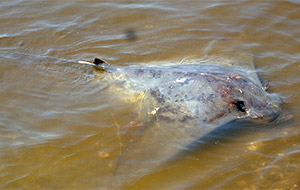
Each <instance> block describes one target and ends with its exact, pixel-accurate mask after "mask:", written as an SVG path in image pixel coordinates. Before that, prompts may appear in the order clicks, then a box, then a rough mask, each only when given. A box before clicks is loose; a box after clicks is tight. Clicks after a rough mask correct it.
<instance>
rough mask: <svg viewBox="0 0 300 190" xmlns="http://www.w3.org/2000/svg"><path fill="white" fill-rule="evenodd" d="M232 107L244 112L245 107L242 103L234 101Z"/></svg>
mask: <svg viewBox="0 0 300 190" xmlns="http://www.w3.org/2000/svg"><path fill="white" fill-rule="evenodd" d="M234 105H235V107H236V108H237V109H238V110H239V111H240V112H246V106H245V103H244V102H243V101H236V102H234Z"/></svg>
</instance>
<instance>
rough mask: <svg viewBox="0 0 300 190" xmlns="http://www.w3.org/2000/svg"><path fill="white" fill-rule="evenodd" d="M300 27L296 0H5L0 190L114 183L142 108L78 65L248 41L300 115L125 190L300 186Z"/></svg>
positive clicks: (265, 74)
mask: <svg viewBox="0 0 300 190" xmlns="http://www.w3.org/2000/svg"><path fill="white" fill-rule="evenodd" d="M299 24H300V3H299V2H298V1H285V2H279V1H247V0H246V1H239V2H238V1H213V2H212V1H200V0H199V1H195V0H191V1H179V0H169V1H164V2H160V1H136V2H134V1H125V0H124V1H117V2H113V1H112V2H105V1H22V0H11V1H1V2H0V83H1V88H0V92H1V93H0V149H1V151H0V187H1V189H6V188H11V189H14V188H22V189H39V188H40V189H52V188H58V189H66V188H68V189H74V188H77V189H80V188H83V189H93V188H95V189H101V188H103V189H111V188H115V186H114V184H116V183H117V182H116V180H117V179H116V178H115V176H113V172H114V168H115V166H116V162H117V161H118V157H119V155H120V142H119V139H118V126H122V125H126V124H128V123H129V122H130V121H133V120H134V116H133V115H132V114H131V113H132V110H133V108H134V104H128V105H127V104H126V105H124V104H122V103H121V102H118V101H116V100H114V99H113V98H112V97H110V95H109V93H107V86H106V85H104V84H102V83H101V79H99V73H98V72H97V71H95V70H94V69H93V68H91V67H89V66H84V65H77V64H74V63H73V62H72V60H73V61H74V60H92V59H93V58H94V57H101V58H104V59H105V60H107V61H108V62H110V63H111V64H116V65H124V66H126V65H130V64H140V65H141V64H148V63H153V62H160V61H163V62H173V63H177V62H178V63H179V62H182V61H191V60H196V59H200V58H202V57H205V56H206V55H208V54H213V53H214V52H216V51H217V50H219V49H220V47H222V48H223V49H224V46H221V45H220V44H222V42H223V41H224V40H226V39H235V38H240V37H242V38H243V42H240V43H244V44H243V45H244V46H245V47H247V48H248V49H249V50H251V51H252V52H253V54H254V55H255V61H256V66H257V67H258V68H259V71H260V72H259V73H260V76H261V77H262V78H263V79H264V80H266V81H270V84H271V86H272V88H271V89H270V91H271V92H276V93H279V94H280V95H281V96H282V97H283V99H284V101H285V104H284V107H285V109H286V110H288V111H289V112H290V113H292V114H293V115H294V118H293V119H292V120H290V121H287V122H284V123H281V124H277V125H275V126H273V127H271V128H268V129H259V128H258V129H257V130H246V131H239V133H235V132H232V133H229V134H226V136H225V137H223V138H220V139H214V140H213V141H211V142H209V141H208V142H207V143H206V146H204V147H201V148H198V149H195V150H194V151H193V153H192V154H190V155H187V156H185V157H182V158H181V159H180V160H178V161H176V162H173V163H170V164H169V165H167V166H165V167H161V168H160V169H158V170H155V171H153V172H151V173H148V174H147V175H145V176H142V177H141V178H140V179H137V180H135V181H134V182H133V183H131V184H130V185H127V186H123V187H122V188H134V189H137V188H152V189H153V188H156V189H159V188H162V189H172V188H174V189H175V188H178V189H184V188H189V189H213V188H221V189H242V188H244V189H274V188H277V189H299V188H300V179H299V176H300V170H299V168H300V119H299V116H300V99H299V93H300V90H299V89H300V77H299V74H300V62H299V60H300V33H299ZM130 30H133V31H135V33H130V32H128V31H130ZM128 34H131V36H130V35H129V36H128ZM132 34H135V35H136V37H135V36H134V35H133V37H135V38H128V37H132ZM232 46H233V44H228V45H226V46H225V48H228V49H229V50H230V48H231V47H232ZM51 57H56V58H61V59H52V58H51ZM128 178H130V173H128Z"/></svg>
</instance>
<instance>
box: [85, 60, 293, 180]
mask: <svg viewBox="0 0 300 190" xmlns="http://www.w3.org/2000/svg"><path fill="white" fill-rule="evenodd" d="M84 64H85V63H84ZM91 65H93V66H94V67H95V69H97V70H99V71H100V72H101V78H102V82H107V83H108V84H110V86H111V95H112V96H113V97H117V98H119V99H122V101H124V103H132V102H135V103H136V110H135V111H136V119H135V120H134V121H131V122H129V123H128V124H127V125H125V126H122V127H121V130H120V131H121V132H120V139H121V140H120V142H121V146H122V151H121V154H120V157H119V159H118V163H117V164H116V169H115V171H114V175H116V176H123V177H124V178H125V177H127V178H128V176H130V177H129V178H131V180H130V181H134V179H135V180H136V179H138V178H140V177H142V176H144V175H147V173H149V172H150V171H152V170H155V168H157V167H159V166H160V165H161V164H162V163H164V162H166V161H167V160H169V159H170V158H172V157H174V156H175V155H177V154H178V153H179V152H180V151H183V150H184V149H185V148H186V147H188V146H189V145H190V144H192V143H193V142H195V141H197V140H199V139H201V138H202V137H203V136H205V135H207V134H209V133H211V132H212V131H214V130H216V129H217V128H219V127H221V126H223V125H224V124H228V123H230V122H233V121H240V120H245V121H249V122H257V123H259V124H269V123H274V122H278V121H283V120H286V119H289V118H288V117H287V114H285V112H284V110H283V108H282V98H281V97H280V96H279V95H278V94H275V93H269V92H268V91H267V88H266V87H264V85H262V83H261V81H260V79H259V77H258V75H257V74H256V72H255V67H254V61H253V56H252V55H250V54H238V55H230V56H226V55H220V54H219V55H217V56H210V57H209V58H206V59H205V60H202V61H199V62H193V63H183V64H178V63H177V64H146V65H130V66H116V65H111V64H108V63H107V62H106V61H104V60H102V59H98V58H96V59H95V60H94V62H93V63H91Z"/></svg>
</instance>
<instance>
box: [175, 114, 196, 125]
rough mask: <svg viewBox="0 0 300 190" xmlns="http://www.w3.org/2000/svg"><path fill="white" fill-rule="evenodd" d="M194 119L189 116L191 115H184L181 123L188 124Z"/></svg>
mask: <svg viewBox="0 0 300 190" xmlns="http://www.w3.org/2000/svg"><path fill="white" fill-rule="evenodd" d="M192 119H194V117H192V116H189V115H184V116H183V117H182V119H180V120H179V121H180V122H183V123H184V122H187V121H188V120H192Z"/></svg>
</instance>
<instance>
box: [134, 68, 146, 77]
mask: <svg viewBox="0 0 300 190" xmlns="http://www.w3.org/2000/svg"><path fill="white" fill-rule="evenodd" d="M134 73H135V74H136V75H138V76H140V75H143V74H144V73H145V70H144V69H143V68H140V69H136V70H135V72H134Z"/></svg>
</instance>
